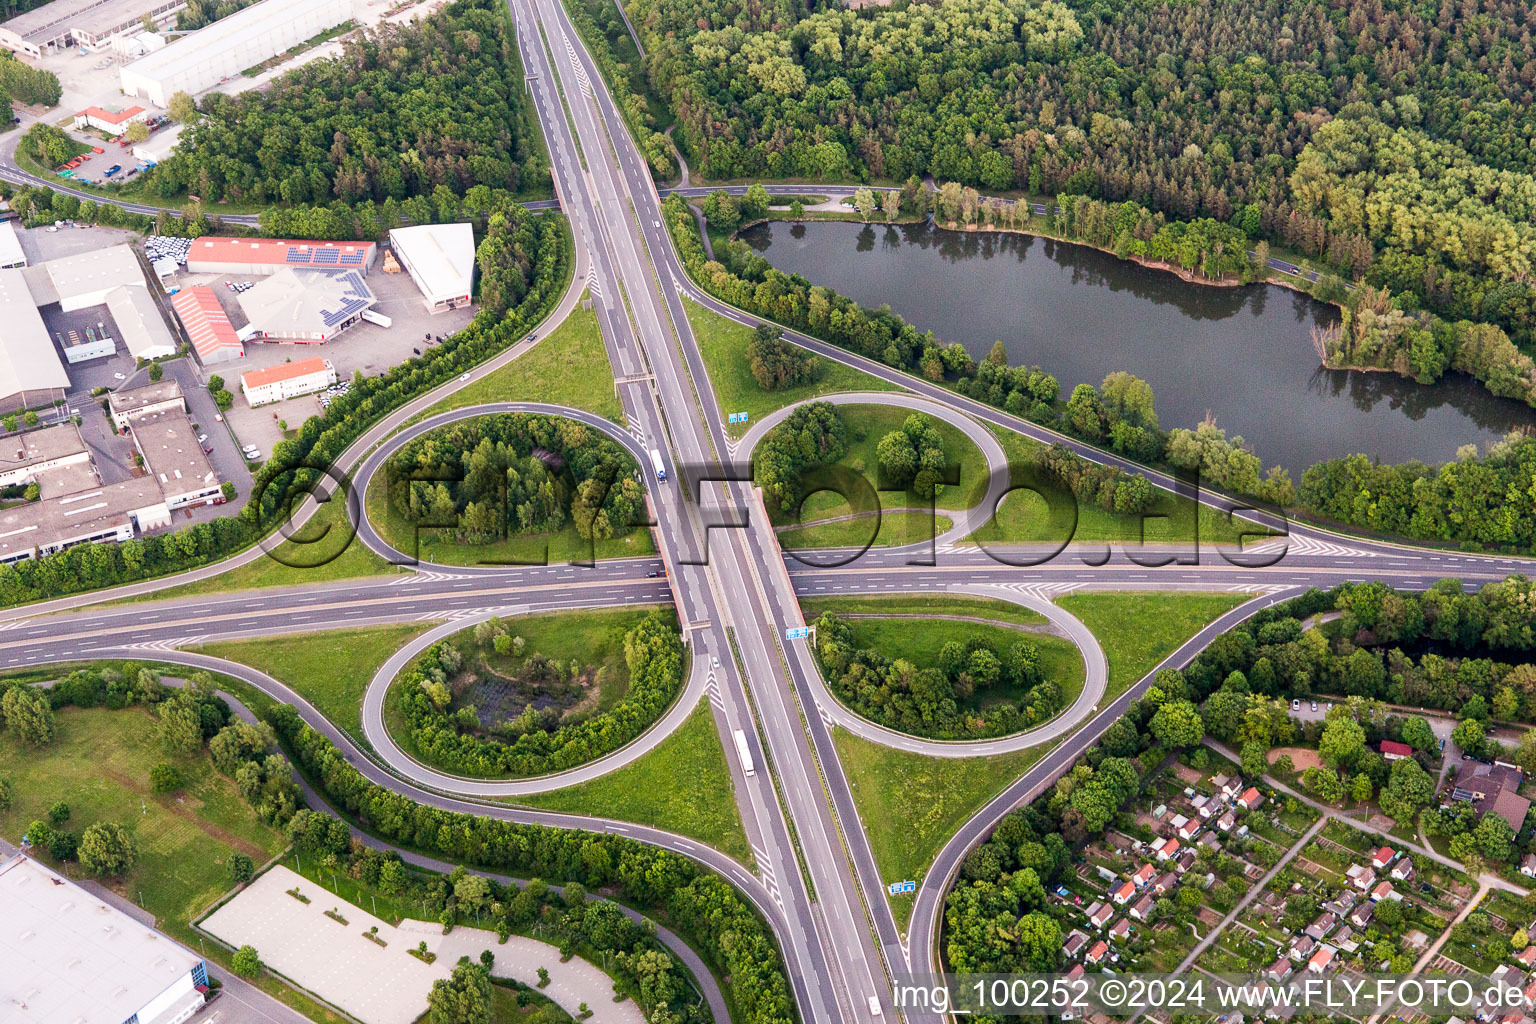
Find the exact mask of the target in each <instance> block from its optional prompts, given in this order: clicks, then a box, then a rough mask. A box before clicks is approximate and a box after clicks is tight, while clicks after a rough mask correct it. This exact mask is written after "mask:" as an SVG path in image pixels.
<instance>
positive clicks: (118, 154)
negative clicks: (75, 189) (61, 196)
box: [60, 131, 140, 185]
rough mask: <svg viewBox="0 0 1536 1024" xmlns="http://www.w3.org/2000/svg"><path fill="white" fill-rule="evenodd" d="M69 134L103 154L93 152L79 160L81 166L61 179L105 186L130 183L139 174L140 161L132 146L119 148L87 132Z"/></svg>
mask: <svg viewBox="0 0 1536 1024" xmlns="http://www.w3.org/2000/svg"><path fill="white" fill-rule="evenodd" d="M69 134H70V137H71V138H73V139H75V140H76V141H77V142H82V143H84V144H85V145H88V146H94V147H95V149H99V150H101V152H100V153H97V152H95V151H94V150H93V151H92V152H89V153H86V154H85V155H84V156H82V157H79V158H77V159H79V160H80V163H79V165H78V166H76V167H74V168H73V169H71V170H70V171H69V172H68V174H61V175H60V177H68V178H72V179H74V180H75V181H83V182H85V183H86V184H88V185H105V184H110V183H112V182H119V181H129V180H131V179H132V178H133V177H134V176H135V175H136V174H138V173H139V170H140V167H139V161H138V159H137V158H135V157H134V155H133V152H132V148H133V147H132V146H131V145H129V146H119V145H118V144H117V143H115V142H102V141H101V140H99V139H97V138H95V137H94V136H92V135H89V134H87V133H85V132H76V131H70V132H69ZM73 162H74V161H71V163H73Z"/></svg>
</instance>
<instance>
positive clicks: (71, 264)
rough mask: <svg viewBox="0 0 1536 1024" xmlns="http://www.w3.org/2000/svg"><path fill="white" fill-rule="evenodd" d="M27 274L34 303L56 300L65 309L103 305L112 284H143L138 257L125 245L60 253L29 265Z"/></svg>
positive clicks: (69, 310)
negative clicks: (54, 257)
mask: <svg viewBox="0 0 1536 1024" xmlns="http://www.w3.org/2000/svg"><path fill="white" fill-rule="evenodd" d="M26 274H27V286H28V287H29V288H31V290H32V298H33V300H34V301H35V302H36V303H37V305H39V306H46V305H48V304H49V303H53V302H57V303H58V304H59V307H60V308H61V309H63V310H64V312H66V313H68V312H71V311H73V310H76V309H84V308H86V307H87V306H103V305H106V302H107V293H108V292H110V291H111V290H112V289H114V288H118V287H122V286H125V285H139V286H142V285H143V284H144V274H143V271H141V270H140V269H139V260H138V257H137V256H135V255H134V254H133V249H132V248H131V247H129V246H126V245H113V246H109V247H107V248H105V249H97V250H95V251H94V252H82V253H79V254H77V255H75V256H61V257H60V258H58V259H56V260H49V261H48V262H47V263H40V264H38V265H37V266H35V267H28V268H27V271H26Z"/></svg>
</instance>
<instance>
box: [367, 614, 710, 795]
mask: <svg viewBox="0 0 1536 1024" xmlns="http://www.w3.org/2000/svg"><path fill="white" fill-rule="evenodd" d="M502 637H503V639H505V640H506V643H505V644H501V643H499V642H498V641H497V640H496V638H495V636H494V635H493V634H491V633H487V634H486V636H485V637H484V638H483V639H481V638H480V637H479V635H478V634H477V635H476V637H475V638H474V639H473V640H469V639H466V638H462V637H461V638H459V639H458V640H457V641H456V642H449V641H444V642H443V643H439V644H434V645H433V646H432V647H430V648H428V649H427V650H426V651H425V652H424V653H423V654H422V655H421V657H420V658H418V659H417V660H416V662H415V663H414V664H413V665H411V666H410V668H408V669H407V670H406V671H405V672H403V673H402V674H401V676H400V679H399V681H398V682H397V683H396V684H395V686H394V687H393V688H392V690H391V697H392V699H393V700H394V701H395V702H396V707H397V708H398V709H399V710H400V713H401V715H402V717H403V718H404V719H405V721H406V722H407V723H408V724H409V726H410V730H411V737H410V738H411V742H412V743H413V744H414V745H415V747H416V750H417V752H418V753H419V754H420V756H421V757H422V758H423V759H424V760H426V761H428V762H429V763H431V764H434V765H436V766H438V767H441V768H446V769H447V770H449V771H452V772H456V773H460V774H468V775H475V776H477V777H496V776H516V777H524V776H533V775H547V774H550V773H552V772H558V771H564V770H565V769H567V768H574V767H576V766H577V765H580V764H585V763H587V762H588V761H591V760H593V759H595V758H598V757H601V756H603V755H604V754H608V753H611V752H613V751H615V750H617V749H619V748H620V747H622V746H623V745H624V744H626V743H628V742H629V741H630V740H632V739H634V738H635V737H636V736H639V735H640V734H641V733H642V732H644V731H645V730H646V729H647V728H649V727H650V725H651V724H652V723H653V722H655V721H656V720H657V719H658V718H659V717H661V715H662V713H663V712H664V711H666V710H667V708H668V707H669V706H670V705H671V703H672V701H673V699H674V698H676V696H677V694H678V692H679V691H680V690H681V689H682V685H683V644H682V638H681V637H680V636H679V635H678V632H677V630H676V629H674V628H673V627H672V626H671V625H669V624H668V623H667V621H666V620H665V619H664V618H663V617H662V615H661V614H660V613H659V612H658V613H654V614H652V615H650V616H648V617H647V618H646V619H645V620H644V621H642V622H641V623H640V624H639V625H638V626H636V627H635V628H634V629H632V630H630V631H629V632H628V633H627V634H626V635H625V637H624V662H625V665H626V666H627V667H628V668H629V689H628V691H627V692H626V693H625V695H624V697H623V698H622V699H621V700H620V701H619V702H618V703H617V704H615V705H614V706H613V707H611V708H609V709H608V710H606V711H601V712H599V713H597V714H593V715H590V716H588V717H581V716H576V717H574V718H570V719H567V720H564V721H562V720H561V716H560V715H558V714H555V715H542V714H540V713H539V712H537V711H536V710H534V708H533V706H532V705H529V707H528V709H527V710H526V711H525V712H524V713H523V714H521V715H519V716H518V717H517V718H515V719H513V720H511V721H509V722H502V723H491V724H492V726H493V728H491V729H490V730H489V733H490V734H489V735H484V734H483V730H482V723H481V722H480V720H479V718H478V716H477V715H476V714H475V709H474V708H473V707H472V706H462V707H460V708H458V709H457V710H454V709H452V707H451V705H452V702H453V686H454V683H455V682H456V681H457V680H458V678H459V674H460V672H461V670H462V669H464V668H465V667H467V666H466V661H467V659H469V658H473V657H475V656H476V655H477V654H480V655H483V654H484V651H485V649H487V648H489V647H490V646H491V645H493V644H495V645H496V646H495V650H496V651H497V652H498V653H503V648H504V647H505V648H506V649H507V650H510V649H511V648H512V646H513V643H514V642H515V640H518V639H521V638H513V637H508V636H506V634H504V633H503V634H502ZM539 657H540V656H539V655H538V654H537V652H533V654H532V655H530V658H529V660H530V661H534V659H536V658H539ZM535 667H538V663H537V662H535ZM524 668H525V670H527V669H528V666H527V665H525V666H524ZM553 669H554V670H556V671H559V670H561V667H560V666H554V667H553ZM591 685H596V684H595V683H594V684H591Z"/></svg>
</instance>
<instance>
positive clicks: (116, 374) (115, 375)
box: [112, 373, 128, 380]
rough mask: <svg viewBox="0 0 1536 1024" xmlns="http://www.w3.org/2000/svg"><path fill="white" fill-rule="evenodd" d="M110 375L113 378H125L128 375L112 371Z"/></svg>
mask: <svg viewBox="0 0 1536 1024" xmlns="http://www.w3.org/2000/svg"><path fill="white" fill-rule="evenodd" d="M112 376H113V378H114V379H115V380H127V379H128V375H127V374H126V373H114V374H113V375H112Z"/></svg>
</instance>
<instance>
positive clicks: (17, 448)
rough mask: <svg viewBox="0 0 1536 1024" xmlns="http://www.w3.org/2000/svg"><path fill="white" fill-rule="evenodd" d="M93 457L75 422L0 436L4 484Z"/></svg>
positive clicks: (26, 480)
mask: <svg viewBox="0 0 1536 1024" xmlns="http://www.w3.org/2000/svg"><path fill="white" fill-rule="evenodd" d="M90 461H91V453H90V450H89V449H88V448H86V446H85V440H84V439H83V438H81V436H80V428H79V427H77V426H75V425H74V424H73V423H60V424H59V425H58V426H55V427H44V428H43V429H41V430H29V431H27V432H26V433H24V434H16V435H14V436H11V437H6V438H0V487H15V486H17V485H19V484H25V483H30V482H32V481H34V480H36V479H37V478H38V477H40V476H42V475H44V474H47V473H51V472H53V471H54V470H57V469H62V468H64V467H65V466H74V465H79V464H80V463H86V464H89V463H90Z"/></svg>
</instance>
